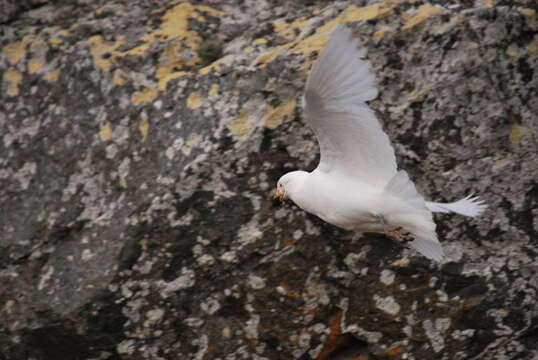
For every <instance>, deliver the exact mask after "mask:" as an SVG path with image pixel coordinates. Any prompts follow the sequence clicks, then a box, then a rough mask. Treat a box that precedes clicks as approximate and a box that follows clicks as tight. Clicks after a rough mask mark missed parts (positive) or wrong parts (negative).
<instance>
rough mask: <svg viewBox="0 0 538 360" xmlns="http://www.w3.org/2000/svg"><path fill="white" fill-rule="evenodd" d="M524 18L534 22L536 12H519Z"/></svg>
mask: <svg viewBox="0 0 538 360" xmlns="http://www.w3.org/2000/svg"><path fill="white" fill-rule="evenodd" d="M520 11H521V13H522V14H523V15H525V17H526V18H527V19H529V20H531V21H534V20H536V11H535V10H534V9H529V8H524V9H521V10H520Z"/></svg>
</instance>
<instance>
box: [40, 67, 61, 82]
mask: <svg viewBox="0 0 538 360" xmlns="http://www.w3.org/2000/svg"><path fill="white" fill-rule="evenodd" d="M58 77H60V69H54V70H51V71H49V72H48V73H46V74H45V75H43V79H45V80H47V81H48V82H51V83H52V82H56V81H57V80H58Z"/></svg>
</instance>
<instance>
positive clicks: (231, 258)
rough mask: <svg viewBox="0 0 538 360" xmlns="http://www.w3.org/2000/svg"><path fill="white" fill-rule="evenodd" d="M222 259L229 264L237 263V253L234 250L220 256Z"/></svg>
mask: <svg viewBox="0 0 538 360" xmlns="http://www.w3.org/2000/svg"><path fill="white" fill-rule="evenodd" d="M220 259H221V260H222V261H225V262H229V263H233V262H237V253H236V252H235V251H233V250H230V251H226V252H225V253H224V254H222V255H221V256H220Z"/></svg>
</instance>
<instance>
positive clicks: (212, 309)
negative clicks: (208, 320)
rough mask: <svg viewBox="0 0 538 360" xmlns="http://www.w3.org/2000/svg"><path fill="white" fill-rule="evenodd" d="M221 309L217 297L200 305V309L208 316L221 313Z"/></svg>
mask: <svg viewBox="0 0 538 360" xmlns="http://www.w3.org/2000/svg"><path fill="white" fill-rule="evenodd" d="M220 307H221V306H220V303H219V301H218V299H216V298H215V297H210V298H209V299H207V300H206V301H202V303H200V308H201V309H202V311H203V312H205V313H207V314H208V315H213V314H214V313H216V312H217V311H219V309H220Z"/></svg>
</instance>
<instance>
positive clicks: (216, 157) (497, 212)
mask: <svg viewBox="0 0 538 360" xmlns="http://www.w3.org/2000/svg"><path fill="white" fill-rule="evenodd" d="M0 9H2V11H3V13H2V14H0V21H2V22H3V23H2V24H1V25H0V26H1V27H0V33H1V34H2V35H1V37H0V77H1V81H2V88H1V92H0V97H1V103H0V129H1V132H0V139H1V141H0V234H1V236H0V281H1V284H2V285H1V287H0V329H2V330H1V331H0V358H2V359H36V360H41V359H47V360H48V359H204V360H207V359H229V360H231V359H271V360H272V359H302V360H307V359H316V360H329V359H335V360H337V359H417V360H419V359H420V360H423V359H477V360H488V359H533V358H536V357H537V356H538V346H537V343H536V339H537V338H538V307H537V302H536V290H537V285H538V281H537V276H538V262H537V260H536V256H537V254H538V241H537V240H538V222H537V220H536V219H537V218H538V184H537V180H536V174H537V173H538V160H537V154H538V147H537V139H536V134H538V97H537V95H536V94H537V87H538V74H537V69H538V34H537V29H538V15H537V11H538V6H537V5H536V2H535V1H534V0H527V1H525V0H520V1H500V0H484V1H481V0H476V1H431V2H429V3H426V2H423V1H409V2H407V1H396V0H385V1H338V2H329V1H297V2H286V1H276V0H273V1H269V0H243V1H239V0H236V1H234V0H228V1H210V0H208V1H205V2H185V1H166V0H145V1H137V2H132V1H122V0H112V1H97V0H95V1H94V0H92V1H84V0H78V1H54V2H53V1H46V0H44V1H30V0H28V1H23V2H15V1H6V0H5V1H3V2H2V4H1V6H0ZM338 23H346V24H348V26H350V27H351V28H352V29H353V31H354V33H355V34H356V35H357V36H359V37H360V39H361V40H362V42H363V43H364V46H366V47H367V48H368V49H369V59H370V60H371V62H372V64H373V68H374V71H375V73H376V77H377V79H378V84H379V89H380V96H379V97H378V99H377V100H375V101H373V102H371V106H372V107H373V108H374V109H375V110H376V111H377V113H378V116H379V118H380V120H381V121H382V123H383V126H384V129H385V130H386V131H387V132H388V134H389V136H390V138H391V140H392V141H393V144H394V146H395V149H396V153H397V156H398V161H399V164H400V167H401V168H403V169H405V170H407V171H408V172H409V173H410V174H411V175H412V177H413V179H414V180H415V181H416V183H417V186H418V188H419V189H420V190H421V191H422V193H423V194H424V195H425V196H427V197H428V198H431V199H434V200H437V201H451V200H456V199H458V198H460V197H462V196H464V195H466V194H469V193H476V194H479V195H480V196H481V197H482V198H483V199H484V200H486V201H487V203H488V204H489V209H488V210H487V211H486V213H485V214H484V215H483V216H482V217H480V218H476V219H468V218H463V217H459V216H456V215H454V216H453V215H436V221H437V223H438V233H439V237H440V239H441V241H442V242H443V244H444V247H445V249H446V252H447V254H448V258H447V259H446V260H445V261H443V262H442V263H440V264H436V263H432V262H430V261H428V260H427V259H425V258H423V257H421V256H420V255H418V254H416V253H415V252H412V251H409V250H407V249H403V248H401V247H400V246H399V245H397V244H396V243H394V242H393V241H391V240H390V239H388V238H385V237H383V236H375V235H369V234H366V235H362V234H352V233H348V232H345V231H343V230H339V229H337V228H335V227H333V226H330V225H327V224H324V223H323V222H321V221H320V220H318V219H317V218H315V217H313V216H310V215H307V214H306V213H305V212H303V211H301V210H300V209H298V208H296V207H294V206H292V205H290V204H287V205H284V206H277V205H275V204H274V203H273V202H272V200H271V195H272V191H273V188H274V186H275V183H276V180H277V179H278V178H279V177H280V176H281V175H282V174H283V173H285V172H286V171H289V170H293V169H297V168H301V169H308V170H310V169H313V168H314V167H315V165H316V162H317V159H318V156H319V155H318V148H317V145H316V141H315V138H314V136H313V134H312V132H311V131H310V130H309V129H308V128H307V126H306V124H305V121H304V119H303V113H302V111H301V108H300V97H301V92H302V88H303V86H304V81H305V78H306V74H307V72H308V69H309V67H310V66H311V64H312V62H313V60H315V58H316V55H317V53H318V52H319V50H320V49H322V47H323V44H324V42H325V41H326V39H327V35H328V33H329V31H330V30H331V29H332V28H334V27H335V26H336V25H337V24H338Z"/></svg>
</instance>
